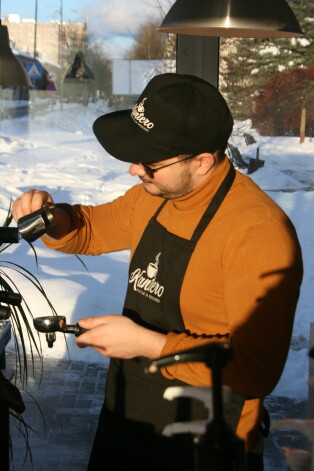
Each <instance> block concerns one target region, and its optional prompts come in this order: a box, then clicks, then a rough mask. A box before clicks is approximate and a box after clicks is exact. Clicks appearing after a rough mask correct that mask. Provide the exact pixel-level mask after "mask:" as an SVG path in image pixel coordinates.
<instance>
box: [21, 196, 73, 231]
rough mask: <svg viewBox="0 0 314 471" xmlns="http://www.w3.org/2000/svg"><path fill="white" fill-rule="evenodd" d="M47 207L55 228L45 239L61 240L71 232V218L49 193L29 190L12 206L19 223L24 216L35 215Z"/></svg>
mask: <svg viewBox="0 0 314 471" xmlns="http://www.w3.org/2000/svg"><path fill="white" fill-rule="evenodd" d="M45 206H48V207H49V210H50V211H51V213H52V215H53V218H54V226H53V228H52V229H51V230H50V231H48V232H47V234H45V235H44V236H43V237H45V238H53V239H60V238H62V237H64V236H65V235H66V234H68V233H69V232H70V230H71V217H70V216H69V214H68V213H67V212H66V211H65V210H64V209H62V208H59V207H56V206H55V203H54V201H53V199H52V197H51V195H50V194H49V193H47V191H40V190H28V191H26V192H25V193H23V194H22V195H21V196H19V197H18V198H17V199H16V200H15V201H14V203H13V205H12V216H13V218H14V220H15V221H18V220H19V219H20V218H21V217H22V216H26V215H27V214H30V213H33V212H34V211H37V210H38V209H41V208H43V207H45Z"/></svg>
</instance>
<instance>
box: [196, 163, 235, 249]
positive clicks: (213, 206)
mask: <svg viewBox="0 0 314 471" xmlns="http://www.w3.org/2000/svg"><path fill="white" fill-rule="evenodd" d="M235 174H236V173H235V169H234V166H233V164H232V162H230V169H229V171H228V173H227V175H226V176H225V178H224V180H223V182H222V183H221V185H220V187H219V188H218V190H217V191H216V193H215V195H214V197H213V199H212V200H211V202H210V203H209V205H208V206H207V209H206V211H205V213H204V214H203V216H202V218H201V220H200V222H199V223H198V225H197V227H196V229H195V231H194V233H193V235H192V238H191V241H193V242H195V243H196V242H197V241H198V240H199V238H200V237H201V235H202V234H203V232H204V230H205V229H206V227H207V226H208V224H209V223H210V222H211V220H212V219H213V217H214V216H215V214H216V212H217V211H218V209H219V207H220V205H221V203H222V202H223V200H224V198H225V196H226V195H227V193H228V191H229V190H230V188H231V186H232V183H233V181H234V178H235Z"/></svg>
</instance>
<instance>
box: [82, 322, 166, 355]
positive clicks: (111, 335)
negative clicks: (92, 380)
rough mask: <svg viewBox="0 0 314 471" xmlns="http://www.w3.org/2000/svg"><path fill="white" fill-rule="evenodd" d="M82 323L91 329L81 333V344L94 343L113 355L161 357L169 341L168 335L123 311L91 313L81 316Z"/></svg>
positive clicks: (90, 344) (86, 345)
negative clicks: (141, 324) (87, 315)
mask: <svg viewBox="0 0 314 471" xmlns="http://www.w3.org/2000/svg"><path fill="white" fill-rule="evenodd" d="M79 325H80V326H81V327H84V329H88V332H85V333H84V334H82V335H80V336H79V337H77V339H76V343H77V345H78V346H79V347H81V348H84V347H92V348H94V349H95V350H97V351H98V352H99V353H101V354H102V355H104V356H106V357H110V358H122V359H129V358H134V357H138V356H143V357H146V358H150V359H154V358H158V357H159V356H160V354H161V351H162V349H163V347H164V345H165V342H166V335H164V334H160V333H158V332H155V331H153V330H149V329H146V328H145V327H142V326H140V325H138V324H136V323H135V322H133V321H132V320H131V319H129V318H128V317H126V316H122V315H105V316H99V317H88V318H86V319H81V320H80V321H79Z"/></svg>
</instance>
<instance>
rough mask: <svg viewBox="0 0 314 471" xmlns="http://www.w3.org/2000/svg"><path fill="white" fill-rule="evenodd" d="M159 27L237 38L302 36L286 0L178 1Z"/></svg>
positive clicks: (180, 32) (181, 31)
mask: <svg viewBox="0 0 314 471" xmlns="http://www.w3.org/2000/svg"><path fill="white" fill-rule="evenodd" d="M158 30H159V31H162V32H167V33H176V34H191V35H195V36H215V37H234V38H235V37H238V38H285V37H301V36H303V32H302V30H301V28H300V25H299V23H298V21H297V19H296V17H295V15H294V13H293V11H292V10H291V8H290V7H289V5H288V4H287V3H286V1H285V0H177V1H176V2H175V3H174V4H173V6H172V7H171V8H170V10H169V12H168V13H167V15H166V16H165V18H164V20H163V22H162V24H161V26H160V27H159V28H158Z"/></svg>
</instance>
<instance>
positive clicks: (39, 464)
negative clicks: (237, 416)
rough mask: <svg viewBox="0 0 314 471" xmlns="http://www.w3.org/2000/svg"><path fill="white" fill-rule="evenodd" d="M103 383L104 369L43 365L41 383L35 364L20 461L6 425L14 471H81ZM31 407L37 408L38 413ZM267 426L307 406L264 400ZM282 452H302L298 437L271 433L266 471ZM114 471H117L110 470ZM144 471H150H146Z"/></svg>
mask: <svg viewBox="0 0 314 471" xmlns="http://www.w3.org/2000/svg"><path fill="white" fill-rule="evenodd" d="M14 362H15V359H14V355H13V354H11V353H9V354H8V353H7V368H13V367H14ZM105 380H106V367H105V364H94V363H84V362H77V361H69V360H59V359H55V360H54V359H46V358H45V360H44V371H43V375H42V380H41V383H40V364H39V362H38V361H36V368H35V375H33V374H31V375H30V380H29V386H28V392H29V393H31V395H32V397H31V396H28V395H24V402H25V404H26V411H25V412H24V413H23V417H24V419H25V421H26V422H27V423H28V424H29V425H30V426H31V427H32V429H33V431H32V430H29V432H28V439H29V443H30V447H31V452H32V460H33V467H32V462H31V459H30V456H29V455H28V456H26V461H25V463H24V465H23V461H24V459H25V440H24V438H23V436H22V435H21V434H20V433H18V431H17V429H16V428H15V426H14V425H13V424H11V436H12V442H13V458H14V467H13V466H12V468H11V470H12V471H13V470H14V471H61V470H62V471H86V466H87V462H88V457H89V453H90V449H91V446H92V442H93V438H94V433H95V430H96V426H97V420H98V414H99V411H100V408H101V406H102V402H103V397H104V388H105ZM34 401H37V403H38V404H39V405H40V407H41V413H42V415H41V413H40V411H39V409H38V407H37V405H36V404H34ZM266 405H267V408H268V410H269V412H270V416H271V420H275V419H277V418H282V417H285V418H304V417H306V415H305V414H306V404H305V403H304V402H302V403H298V402H294V401H290V400H287V399H286V398H278V397H269V398H267V401H266ZM281 446H293V447H295V448H301V447H302V448H304V447H306V443H305V441H304V438H303V436H301V435H298V434H296V433H295V432H288V431H285V432H282V431H281V432H276V433H272V434H271V435H270V437H269V438H268V439H267V440H266V441H265V448H266V449H265V471H284V470H287V469H288V468H287V467H286V465H285V463H284V460H283V457H282V455H281V452H280V447H281ZM112 471H119V470H112ZM148 471H149V470H148Z"/></svg>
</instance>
